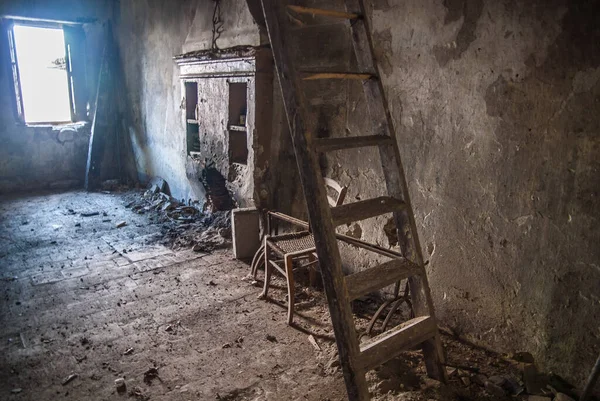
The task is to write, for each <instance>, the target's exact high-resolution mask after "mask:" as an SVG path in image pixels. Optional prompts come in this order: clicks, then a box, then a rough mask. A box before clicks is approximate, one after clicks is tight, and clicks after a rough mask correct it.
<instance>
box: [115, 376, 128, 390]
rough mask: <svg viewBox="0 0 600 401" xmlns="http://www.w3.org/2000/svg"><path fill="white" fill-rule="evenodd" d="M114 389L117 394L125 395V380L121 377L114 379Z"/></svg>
mask: <svg viewBox="0 0 600 401" xmlns="http://www.w3.org/2000/svg"><path fill="white" fill-rule="evenodd" d="M115 387H116V388H117V392H118V393H125V392H126V391H127V384H125V379H124V378H122V377H119V378H118V379H116V380H115Z"/></svg>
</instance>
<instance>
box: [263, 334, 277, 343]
mask: <svg viewBox="0 0 600 401" xmlns="http://www.w3.org/2000/svg"><path fill="white" fill-rule="evenodd" d="M265 338H266V339H267V341H270V342H272V343H276V342H277V338H275V336H272V335H270V334H267V335H266V336H265Z"/></svg>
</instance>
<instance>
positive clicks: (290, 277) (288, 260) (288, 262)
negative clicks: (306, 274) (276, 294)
mask: <svg viewBox="0 0 600 401" xmlns="http://www.w3.org/2000/svg"><path fill="white" fill-rule="evenodd" d="M293 265H294V260H293V258H292V256H289V255H286V256H285V278H286V279H287V287H288V318H287V323H288V324H290V325H291V324H292V321H293V320H294V272H293V271H292V269H293V267H294V266H293Z"/></svg>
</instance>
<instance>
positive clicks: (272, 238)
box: [252, 178, 348, 324]
mask: <svg viewBox="0 0 600 401" xmlns="http://www.w3.org/2000/svg"><path fill="white" fill-rule="evenodd" d="M324 180H325V185H326V186H327V187H329V188H330V189H331V190H332V191H333V192H335V193H336V194H337V196H336V197H335V199H334V198H332V197H330V196H327V198H328V200H329V205H330V206H332V207H334V206H339V205H341V204H342V203H343V202H344V199H345V197H346V192H347V191H348V188H347V187H343V186H341V185H340V184H338V183H337V182H336V181H334V180H332V179H330V178H324ZM271 219H278V220H283V221H286V222H288V223H292V224H294V225H296V226H299V227H301V228H303V230H302V231H299V232H295V233H287V234H282V235H277V234H276V235H270V234H271V233H270V232H269V234H268V235H265V237H264V241H263V246H262V249H259V251H258V252H257V254H256V255H258V257H259V258H261V257H264V265H265V281H264V287H263V292H262V294H261V296H260V298H262V299H265V298H267V294H268V292H269V283H270V281H271V274H272V272H273V268H275V269H276V270H277V271H279V272H280V273H281V274H283V276H284V277H285V278H286V281H287V290H288V316H287V323H288V324H292V321H293V319H294V295H295V293H294V283H295V282H294V262H295V261H298V260H301V259H308V265H305V266H304V267H309V268H310V270H309V274H310V281H311V284H313V285H314V281H315V265H316V264H317V263H318V260H317V256H316V253H315V239H314V236H313V234H312V232H311V229H310V224H307V223H306V222H304V221H302V220H298V219H295V218H293V217H291V216H287V215H284V214H282V213H277V212H267V220H268V230H269V231H270V229H271V228H272V227H273V226H272V224H271ZM254 259H255V260H254V261H253V263H252V269H253V270H252V274H253V276H254V277H256V269H257V268H258V261H257V257H256V256H255V258H254Z"/></svg>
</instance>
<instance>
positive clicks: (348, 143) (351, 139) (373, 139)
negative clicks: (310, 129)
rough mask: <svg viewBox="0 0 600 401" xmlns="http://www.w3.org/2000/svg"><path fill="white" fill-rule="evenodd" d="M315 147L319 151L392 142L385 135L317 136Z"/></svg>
mask: <svg viewBox="0 0 600 401" xmlns="http://www.w3.org/2000/svg"><path fill="white" fill-rule="evenodd" d="M314 144H315V148H316V150H317V151H319V152H331V151H334V150H340V149H352V148H362V147H367V146H380V145H390V144H392V138H391V137H389V136H385V135H363V136H348V137H344V138H317V139H315V140H314Z"/></svg>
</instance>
